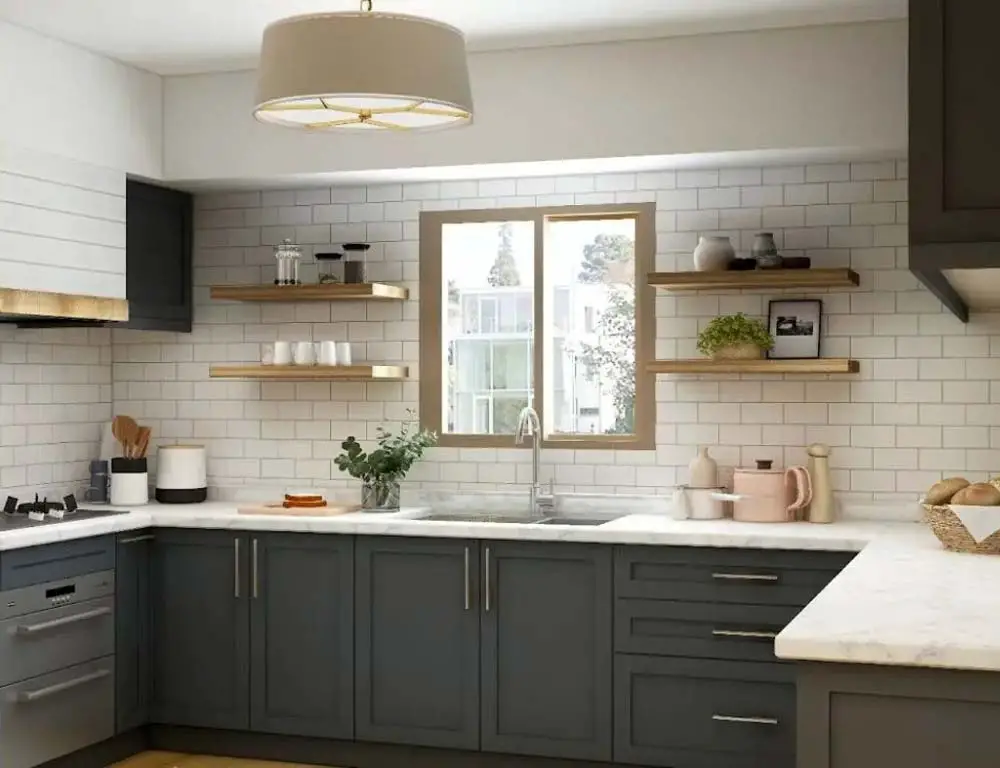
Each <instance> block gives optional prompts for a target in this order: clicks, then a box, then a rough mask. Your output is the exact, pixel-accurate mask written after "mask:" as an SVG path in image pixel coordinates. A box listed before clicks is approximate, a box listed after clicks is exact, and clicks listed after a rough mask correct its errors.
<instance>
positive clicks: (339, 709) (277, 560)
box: [250, 533, 354, 739]
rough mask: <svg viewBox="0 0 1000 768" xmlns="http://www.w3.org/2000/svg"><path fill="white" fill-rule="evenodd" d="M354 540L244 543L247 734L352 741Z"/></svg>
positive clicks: (289, 538)
mask: <svg viewBox="0 0 1000 768" xmlns="http://www.w3.org/2000/svg"><path fill="white" fill-rule="evenodd" d="M353 554H354V540H353V538H352V537H350V536H335V535H317V534H294V533H286V534H282V533H265V534H262V535H255V536H251V539H250V627H251V629H250V647H251V664H250V702H251V704H250V727H251V728H252V729H253V730H255V731H266V732H269V733H285V734H291V735H296V736H326V737H330V738H338V739H350V738H353V736H354V561H353Z"/></svg>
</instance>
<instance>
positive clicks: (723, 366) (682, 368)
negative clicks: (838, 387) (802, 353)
mask: <svg viewBox="0 0 1000 768" xmlns="http://www.w3.org/2000/svg"><path fill="white" fill-rule="evenodd" d="M646 370H647V371H650V372H651V373H773V374H780V373H829V374H835V373H859V372H860V370H861V366H860V364H859V363H858V361H857V360H848V359H846V358H840V357H820V358H816V359H811V360H768V359H760V360H711V359H709V358H701V359H697V358H696V359H692V360H653V361H652V362H650V363H647V365H646Z"/></svg>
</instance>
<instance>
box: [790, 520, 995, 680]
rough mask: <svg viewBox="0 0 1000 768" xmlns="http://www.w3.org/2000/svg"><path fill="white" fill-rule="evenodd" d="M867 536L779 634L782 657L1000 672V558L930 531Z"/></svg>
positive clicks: (922, 530)
mask: <svg viewBox="0 0 1000 768" xmlns="http://www.w3.org/2000/svg"><path fill="white" fill-rule="evenodd" d="M914 527H916V528H918V530H916V531H911V532H908V533H905V534H900V535H892V536H885V537H881V538H879V539H877V540H874V541H873V542H872V543H871V544H869V545H868V546H867V547H866V548H865V549H864V551H863V552H861V554H860V555H858V556H857V557H856V558H854V560H853V561H852V562H851V564H850V565H848V566H847V568H845V569H844V570H843V571H842V572H841V573H840V575H839V576H837V578H835V579H834V580H833V581H832V582H831V583H830V584H829V585H828V586H827V588H826V589H824V590H823V591H822V592H821V593H820V594H819V596H818V597H816V599H814V600H813V601H812V602H811V603H810V604H809V605H808V606H806V608H805V609H804V610H803V611H802V612H801V613H800V614H799V615H798V616H797V617H796V618H795V619H793V620H792V622H791V623H790V624H789V625H788V626H787V627H786V628H785V629H784V631H783V632H781V634H779V635H778V638H777V640H776V641H775V653H776V654H777V655H778V656H779V657H781V658H784V659H795V660H811V661H828V662H838V663H860V664H889V665H905V666H915V667H943V668H949V669H968V670H990V671H1000V620H998V618H997V617H998V616H1000V590H998V589H997V588H996V584H997V583H998V582H1000V557H994V556H989V555H970V554H960V553H956V552H948V551H946V550H945V549H943V548H942V546H941V544H940V543H939V542H938V540H937V539H936V538H934V535H933V534H932V533H931V532H930V530H929V529H926V528H923V527H919V526H914Z"/></svg>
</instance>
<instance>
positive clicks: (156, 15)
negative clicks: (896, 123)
mask: <svg viewBox="0 0 1000 768" xmlns="http://www.w3.org/2000/svg"><path fill="white" fill-rule="evenodd" d="M374 5H375V10H377V11H386V12H399V13H412V14H416V15H420V16H429V17H432V18H436V19H439V20H441V21H446V22H448V23H451V24H454V25H455V26H457V27H459V28H461V29H462V30H464V31H465V33H466V35H467V36H468V39H469V47H470V49H473V50H491V49H493V50H495V49H501V48H518V47H530V46H537V45H559V44H567V43H580V42H603V41H609V40H627V39H641V38H654V37H668V36H672V35H685V34H700V33H706V32H726V31H736V30H745V29H764V28H770V27H792V26H802V25H809V24H830V23H840V22H849V21H871V20H877V19H887V18H903V17H905V16H906V8H907V0H374ZM358 6H359V4H358V2H357V1H356V0H0V19H5V20H7V21H10V22H13V23H15V24H18V25H21V26H24V27H28V28H30V29H34V30H37V31H38V32H41V33H42V34H45V35H48V36H50V37H55V38H58V39H60V40H64V41H66V42H69V43H73V44H75V45H79V46H82V47H84V48H88V49H90V50H92V51H96V52H98V53H101V54H104V55H107V56H111V57H113V58H116V59H119V60H121V61H124V62H127V63H130V64H134V65H136V66H139V67H143V68H145V69H149V70H151V71H154V72H158V73H160V74H188V73H194V72H209V71H221V70H233V69H244V68H249V67H252V66H254V64H255V61H256V56H257V49H258V45H259V43H260V36H261V32H262V31H263V29H264V27H265V26H266V25H267V24H268V23H269V22H271V21H274V20H276V19H279V18H283V17H285V16H291V15H295V14H298V13H311V12H317V11H346V10H356V9H357V8H358Z"/></svg>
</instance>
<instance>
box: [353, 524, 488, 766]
mask: <svg viewBox="0 0 1000 768" xmlns="http://www.w3.org/2000/svg"><path fill="white" fill-rule="evenodd" d="M479 574H480V567H479V544H478V542H471V541H463V540H458V539H432V538H413V539H406V538H396V537H392V536H366V537H359V538H358V540H357V543H356V546H355V580H356V594H355V601H356V603H355V604H356V611H355V620H356V625H355V654H356V655H355V685H356V707H355V717H356V723H355V732H356V735H357V738H358V739H360V740H364V741H380V742H392V743H397V744H412V745H420V746H433V747H453V748H457V749H470V750H471V749H478V748H479V621H480V614H479V598H478V595H479V584H480V579H479Z"/></svg>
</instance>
